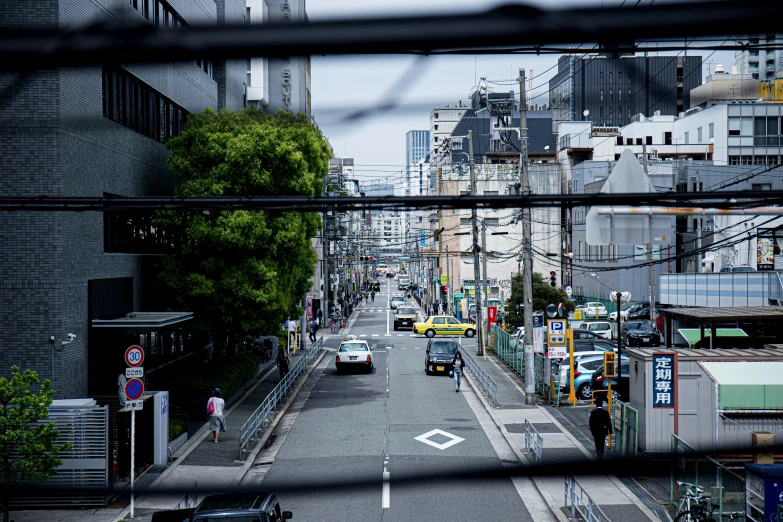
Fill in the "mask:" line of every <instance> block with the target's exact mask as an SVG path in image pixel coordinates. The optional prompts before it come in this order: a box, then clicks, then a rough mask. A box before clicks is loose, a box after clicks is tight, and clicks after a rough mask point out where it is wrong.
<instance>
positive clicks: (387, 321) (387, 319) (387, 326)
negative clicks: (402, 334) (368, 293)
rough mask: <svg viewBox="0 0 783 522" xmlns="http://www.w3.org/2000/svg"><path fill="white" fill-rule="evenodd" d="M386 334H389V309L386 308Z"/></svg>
mask: <svg viewBox="0 0 783 522" xmlns="http://www.w3.org/2000/svg"><path fill="white" fill-rule="evenodd" d="M386 335H389V311H388V310H386Z"/></svg>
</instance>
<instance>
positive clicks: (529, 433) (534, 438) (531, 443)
mask: <svg viewBox="0 0 783 522" xmlns="http://www.w3.org/2000/svg"><path fill="white" fill-rule="evenodd" d="M525 448H526V449H527V451H528V453H532V454H533V458H534V459H535V461H536V464H541V460H542V459H543V453H544V439H542V438H541V435H539V434H538V431H537V430H536V429H535V428H534V427H533V425H532V424H530V423H529V422H528V421H527V419H525Z"/></svg>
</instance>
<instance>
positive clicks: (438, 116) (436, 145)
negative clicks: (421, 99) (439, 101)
mask: <svg viewBox="0 0 783 522" xmlns="http://www.w3.org/2000/svg"><path fill="white" fill-rule="evenodd" d="M467 110H468V107H467V105H463V103H462V102H461V101H460V102H459V104H458V105H451V104H447V105H446V106H445V107H436V108H434V109H432V111H430V133H429V134H430V146H429V154H430V157H432V156H435V155H436V154H437V153H438V152H439V151H440V149H441V146H442V145H443V140H444V139H446V138H448V137H449V136H451V132H452V131H453V130H454V127H456V126H457V123H458V122H459V120H460V118H462V115H463V114H465V111H467ZM419 159H421V158H419Z"/></svg>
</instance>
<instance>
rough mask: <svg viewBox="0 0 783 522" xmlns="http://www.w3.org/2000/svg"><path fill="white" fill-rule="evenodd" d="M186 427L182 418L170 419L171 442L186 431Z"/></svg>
mask: <svg viewBox="0 0 783 522" xmlns="http://www.w3.org/2000/svg"><path fill="white" fill-rule="evenodd" d="M186 429H187V427H186V426H185V421H183V420H180V419H169V442H171V441H172V440H174V439H176V438H177V437H179V436H180V435H182V434H183V433H185V430H186Z"/></svg>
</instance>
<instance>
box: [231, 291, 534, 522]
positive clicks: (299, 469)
mask: <svg viewBox="0 0 783 522" xmlns="http://www.w3.org/2000/svg"><path fill="white" fill-rule="evenodd" d="M390 283H394V281H393V280H389V281H388V282H387V281H383V282H382V293H381V294H380V295H376V298H375V303H369V304H368V305H365V306H364V307H363V308H362V311H361V313H360V314H359V316H358V318H357V320H356V321H355V323H354V324H353V326H352V328H351V331H350V333H351V334H353V335H357V336H360V338H362V339H367V341H368V342H369V343H370V346H372V347H373V349H374V351H373V357H374V364H375V369H374V370H373V371H372V373H369V374H365V373H345V374H339V375H338V374H337V373H336V371H335V367H334V352H333V351H330V352H329V353H328V354H327V355H326V356H325V357H324V359H323V360H322V362H321V364H320V365H319V367H318V368H317V369H316V370H315V371H314V372H313V375H312V376H311V377H310V380H311V381H310V382H309V383H308V384H309V385H310V387H309V389H308V392H309V396H307V399H306V401H305V400H304V399H301V400H302V402H303V404H301V405H300V407H298V408H296V413H295V420H293V423H292V424H291V423H290V421H289V425H288V426H287V427H286V428H285V429H284V430H282V433H281V434H280V437H281V439H282V442H280V441H278V444H277V445H276V447H275V445H273V447H272V448H270V451H271V454H270V452H269V451H268V452H265V453H262V454H261V456H260V457H259V461H263V460H264V459H265V460H266V461H267V462H269V461H270V460H272V459H274V460H273V462H272V464H271V465H266V466H258V467H257V468H258V469H257V470H256V472H255V473H249V474H248V475H247V476H246V478H245V480H244V483H245V484H253V483H258V484H259V487H260V488H263V489H264V490H267V491H275V490H276V489H278V488H277V486H276V485H281V484H296V483H297V482H301V481H303V480H314V479H324V480H330V481H332V480H340V479H343V480H356V479H359V480H367V481H368V484H369V485H368V486H367V487H362V488H351V489H342V488H340V489H336V490H329V491H324V492H320V493H317V494H314V493H308V492H296V493H282V494H280V495H279V498H280V503H281V506H282V508H283V509H284V510H290V511H293V513H294V520H319V521H332V520H333V521H357V522H367V521H373V520H378V521H384V522H388V521H401V522H402V521H412V520H427V521H437V520H445V521H476V520H515V521H516V520H519V521H527V520H532V518H531V516H530V514H529V511H528V509H527V508H526V506H525V503H524V502H523V501H522V499H521V498H520V494H521V493H519V492H518V491H519V490H518V488H515V485H514V483H512V481H511V480H509V479H492V480H488V479H487V480H484V479H482V480H477V479H461V478H460V475H461V474H462V473H464V471H465V470H466V469H470V468H471V467H473V466H483V467H496V468H498V469H499V468H500V467H501V466H502V461H501V458H500V457H499V456H498V452H497V450H496V447H497V444H498V442H497V440H494V444H495V446H493V442H491V441H490V437H491V436H492V435H491V434H490V435H489V436H488V434H487V433H485V431H484V429H483V428H482V425H481V424H480V422H479V419H478V418H477V414H476V413H474V408H476V407H477V406H476V404H478V407H479V408H480V407H481V404H480V402H478V399H477V397H476V395H475V394H474V393H473V392H472V390H470V387H469V385H467V384H466V383H463V387H462V391H461V392H460V393H455V391H454V385H453V381H452V379H450V378H449V377H448V376H447V375H446V376H426V375H425V372H424V348H425V346H426V343H427V339H426V338H424V337H421V336H412V335H411V334H412V332H410V331H409V330H405V331H404V332H402V331H401V332H394V330H393V327H392V324H393V323H392V322H391V321H388V322H387V315H388V314H387V311H388V299H389V295H388V292H389V290H390ZM392 293H398V292H396V290H394V291H393V292H392ZM387 324H388V325H389V326H388V330H387ZM339 341H340V338H336V337H334V336H333V337H331V339H329V340H328V341H327V343H326V346H327V347H330V348H336V347H337V346H339ZM463 341H464V339H463ZM471 344H472V345H473V346H475V341H473V342H472V343H471ZM471 404H472V407H471ZM478 415H479V416H481V415H484V416H486V413H482V412H479V413H478ZM433 430H441V431H442V432H445V433H446V435H443V434H436V435H432V436H431V437H429V440H430V441H431V442H432V443H433V444H427V443H425V442H422V441H420V440H417V439H416V437H420V436H422V435H425V434H427V433H429V432H431V431H433ZM488 433H489V432H488ZM453 437H458V439H454V438H453ZM496 438H497V437H495V439H496ZM452 440H457V442H456V443H453V444H452V445H449V444H448V443H449V442H450V441H452ZM436 446H439V447H436ZM501 453H502V452H501ZM506 455H507V454H506ZM257 462H258V461H257ZM259 470H261V471H260V472H259ZM420 471H427V472H431V471H436V472H448V474H449V475H450V476H451V477H452V478H451V479H450V480H448V481H443V482H426V483H416V484H412V483H406V482H405V481H404V480H399V479H398V480H397V481H395V477H403V476H407V475H410V474H415V473H417V472H420ZM384 472H385V473H384ZM384 476H385V477H386V479H387V481H386V484H387V486H384V482H383V478H384ZM525 495H526V496H529V495H530V491H529V490H528V491H527V493H526V494H525ZM526 501H527V500H526Z"/></svg>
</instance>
